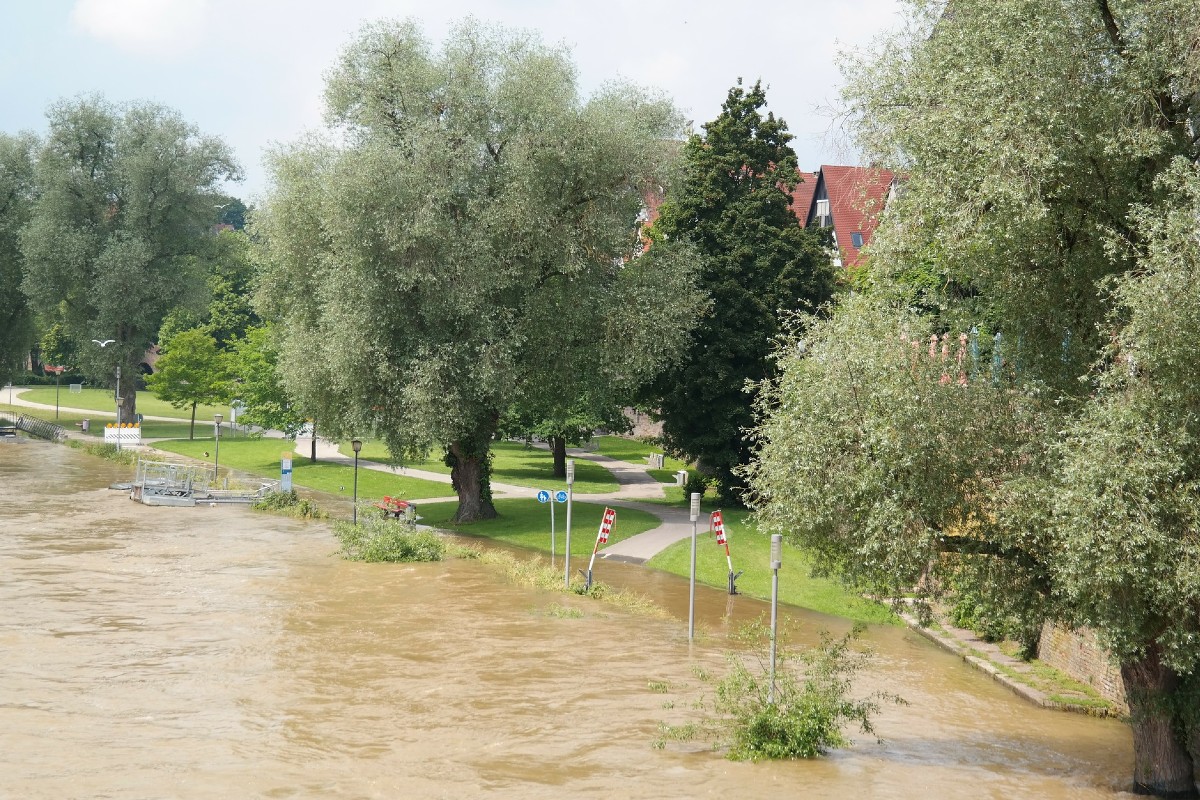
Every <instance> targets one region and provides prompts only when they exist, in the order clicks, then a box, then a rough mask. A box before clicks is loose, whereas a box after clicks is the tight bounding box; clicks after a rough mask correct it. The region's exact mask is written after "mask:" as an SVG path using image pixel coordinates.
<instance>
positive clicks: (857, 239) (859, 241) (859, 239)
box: [850, 231, 863, 247]
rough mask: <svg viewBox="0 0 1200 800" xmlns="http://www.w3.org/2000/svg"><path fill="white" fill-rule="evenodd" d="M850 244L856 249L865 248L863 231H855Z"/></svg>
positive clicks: (851, 235)
mask: <svg viewBox="0 0 1200 800" xmlns="http://www.w3.org/2000/svg"><path fill="white" fill-rule="evenodd" d="M850 244H852V245H854V246H855V247H862V246H863V235H862V231H855V232H854V233H852V234H850Z"/></svg>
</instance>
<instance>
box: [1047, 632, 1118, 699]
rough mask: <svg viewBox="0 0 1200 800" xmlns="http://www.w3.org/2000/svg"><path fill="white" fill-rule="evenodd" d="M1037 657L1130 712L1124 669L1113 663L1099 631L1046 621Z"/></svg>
mask: <svg viewBox="0 0 1200 800" xmlns="http://www.w3.org/2000/svg"><path fill="white" fill-rule="evenodd" d="M1038 658H1039V659H1040V660H1041V661H1043V662H1045V663H1046V664H1049V665H1050V666H1052V667H1054V668H1056V669H1059V670H1061V671H1062V672H1065V673H1066V674H1067V675H1070V676H1071V677H1072V678H1074V679H1075V680H1077V681H1080V682H1082V683H1086V684H1088V685H1089V686H1091V687H1092V688H1093V689H1095V690H1096V691H1097V692H1099V693H1100V695H1101V696H1102V697H1103V698H1104V699H1105V700H1109V701H1111V702H1113V703H1116V704H1117V705H1119V706H1120V708H1121V711H1122V712H1125V713H1128V706H1127V705H1126V704H1125V683H1124V681H1122V680H1121V670H1120V668H1118V667H1117V665H1115V664H1113V663H1112V660H1111V659H1109V657H1108V652H1107V651H1106V650H1104V648H1102V647H1101V646H1100V643H1099V642H1097V641H1096V635H1095V634H1094V633H1092V632H1091V631H1090V630H1087V629H1086V628H1084V629H1080V630H1077V631H1071V630H1067V629H1066V628H1060V627H1058V626H1057V625H1052V624H1050V623H1049V622H1047V623H1045V624H1044V625H1042V637H1041V640H1040V641H1039V642H1038Z"/></svg>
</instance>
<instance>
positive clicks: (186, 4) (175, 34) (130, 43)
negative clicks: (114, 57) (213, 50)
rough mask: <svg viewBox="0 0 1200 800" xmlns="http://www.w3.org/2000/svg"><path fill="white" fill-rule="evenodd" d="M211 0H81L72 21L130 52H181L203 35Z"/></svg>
mask: <svg viewBox="0 0 1200 800" xmlns="http://www.w3.org/2000/svg"><path fill="white" fill-rule="evenodd" d="M208 4H209V3H208V0H77V2H76V3H75V7H74V9H72V11H71V24H72V25H73V26H74V27H75V28H76V29H77V30H79V31H82V32H83V33H84V34H86V35H88V36H91V37H93V38H95V39H98V40H100V41H102V42H107V43H109V44H112V45H115V46H116V47H117V48H119V49H121V50H124V51H127V52H130V53H134V54H137V55H144V56H153V57H168V56H178V55H182V54H184V53H186V52H187V51H190V50H192V49H193V48H194V47H195V46H196V45H197V44H198V43H199V41H200V39H201V38H202V33H203V31H204V29H205V27H206V23H207V18H208V16H209V14H208V11H209V9H208Z"/></svg>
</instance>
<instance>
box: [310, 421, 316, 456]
mask: <svg viewBox="0 0 1200 800" xmlns="http://www.w3.org/2000/svg"><path fill="white" fill-rule="evenodd" d="M309 446H310V447H311V449H310V450H309V455H308V460H309V461H311V462H312V463H313V464H315V463H317V421H316V420H315V419H314V420H313V423H312V441H311V442H310V443H309Z"/></svg>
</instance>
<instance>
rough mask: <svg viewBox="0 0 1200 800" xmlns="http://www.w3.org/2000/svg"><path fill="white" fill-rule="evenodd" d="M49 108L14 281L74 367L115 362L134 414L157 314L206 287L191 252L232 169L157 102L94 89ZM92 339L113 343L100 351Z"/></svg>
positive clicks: (108, 366) (93, 371) (209, 141)
mask: <svg viewBox="0 0 1200 800" xmlns="http://www.w3.org/2000/svg"><path fill="white" fill-rule="evenodd" d="M47 116H48V118H49V131H48V133H47V134H46V136H45V138H44V139H43V140H42V141H41V143H40V146H39V147H38V149H37V152H36V166H35V170H34V180H35V182H36V186H37V195H36V200H35V201H34V202H33V205H32V208H31V210H30V216H29V221H28V223H27V224H26V225H25V226H24V227H23V228H22V230H21V236H20V247H21V253H22V255H23V257H24V261H25V277H24V281H23V282H22V284H21V285H22V288H23V289H24V291H25V292H26V293H27V294H28V296H29V300H30V304H31V306H32V307H33V308H34V309H35V310H37V312H38V313H39V314H40V315H41V316H43V317H44V318H46V319H48V320H53V321H55V322H61V323H62V324H63V326H64V327H65V329H66V331H67V332H68V334H69V336H70V338H71V339H73V340H74V341H75V342H76V343H77V344H78V345H79V348H78V351H77V352H78V356H79V362H78V365H79V366H80V367H81V368H82V369H83V370H84V371H85V372H86V373H87V374H88V375H89V376H90V377H91V378H92V379H93V380H98V379H100V378H101V377H104V378H105V379H107V378H108V377H110V376H112V375H113V369H114V367H117V366H119V367H121V369H122V379H121V387H120V388H119V390H118V394H119V395H120V396H121V397H122V398H124V414H125V415H126V417H127V418H130V417H131V416H132V414H133V413H134V412H135V411H136V408H135V398H136V389H135V378H136V376H137V367H138V364H139V363H140V361H141V358H142V355H143V353H145V351H146V348H147V347H149V346H150V344H152V343H153V341H154V339H155V337H156V336H157V334H158V331H159V326H160V325H161V323H162V320H163V317H164V316H165V315H166V314H167V312H168V311H170V310H171V309H172V308H174V307H176V306H178V305H181V304H187V303H189V302H193V300H192V298H194V297H196V296H198V292H200V291H201V290H202V283H201V282H202V280H203V276H202V275H201V273H200V270H199V269H198V267H197V261H196V258H195V256H196V254H197V253H198V252H199V251H200V250H202V249H203V248H204V246H205V244H204V243H205V237H206V236H207V235H208V230H207V226H208V224H209V221H210V220H211V218H212V209H211V201H212V197H213V195H214V193H215V190H216V187H217V185H218V184H220V183H221V182H222V181H224V180H226V179H236V178H237V171H238V168H237V166H236V164H234V162H233V160H232V157H231V155H230V153H229V149H228V148H227V147H226V146H225V145H224V144H223V143H222V142H220V141H219V140H217V139H213V138H210V137H205V136H202V135H201V134H200V133H199V132H198V131H197V130H196V129H195V127H194V126H192V125H189V124H188V123H187V122H185V121H184V120H183V119H182V118H181V117H180V116H179V114H178V113H176V112H174V111H172V110H170V109H167V108H164V107H162V106H158V105H154V104H150V103H134V104H129V105H126V106H121V107H118V106H114V105H112V104H110V103H108V102H106V101H105V100H103V99H102V98H100V97H98V96H91V97H81V98H76V99H73V100H64V101H60V102H58V103H55V104H54V105H52V106H51V107H50V109H49V111H48V112H47ZM92 339H98V340H106V339H113V340H115V341H114V342H113V343H112V344H109V345H108V346H107V347H104V348H100V347H98V346H96V345H94V344H92V343H91V340H92Z"/></svg>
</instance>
